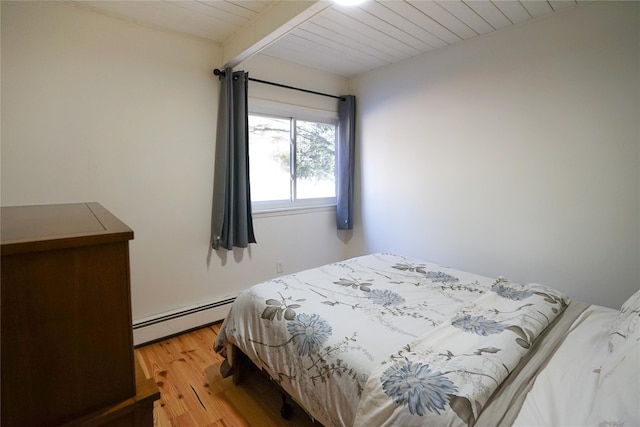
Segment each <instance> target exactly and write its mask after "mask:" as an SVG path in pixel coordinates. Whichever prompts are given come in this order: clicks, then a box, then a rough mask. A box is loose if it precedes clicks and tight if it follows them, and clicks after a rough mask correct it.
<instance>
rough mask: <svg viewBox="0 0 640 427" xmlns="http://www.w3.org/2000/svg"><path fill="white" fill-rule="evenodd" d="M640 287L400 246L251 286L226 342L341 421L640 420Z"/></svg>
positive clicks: (317, 414)
mask: <svg viewBox="0 0 640 427" xmlns="http://www.w3.org/2000/svg"><path fill="white" fill-rule="evenodd" d="M639 316H640V291H638V292H637V293H636V294H634V295H633V296H632V297H631V298H630V299H629V300H628V301H627V302H625V304H624V305H623V306H622V308H621V310H613V309H609V308H605V307H599V306H593V305H591V306H590V305H588V304H584V303H581V302H576V301H571V300H570V299H569V298H568V297H567V296H566V295H564V294H562V293H561V292H559V291H557V290H555V289H552V288H550V287H547V286H544V285H541V284H528V285H520V284H517V283H513V282H511V281H509V280H508V279H506V278H502V277H499V278H488V277H483V276H479V275H476V274H471V273H467V272H464V271H459V270H456V269H452V268H446V267H442V266H439V265H436V264H432V263H428V262H425V261H422V260H419V259H415V258H411V257H406V256H402V255H396V254H390V253H378V254H372V255H366V256H362V257H356V258H352V259H349V260H346V261H342V262H337V263H333V264H329V265H325V266H322V267H319V268H315V269H311V270H306V271H302V272H299V273H295V274H291V275H288V276H283V277H279V278H276V279H273V280H270V281H267V282H264V283H261V284H258V285H255V286H253V287H251V288H249V289H248V290H246V291H244V292H242V293H241V294H240V295H239V296H238V297H237V298H236V300H235V302H234V304H233V306H232V308H231V311H230V313H229V315H228V316H227V317H226V318H225V320H224V322H223V325H222V327H221V330H220V333H219V335H218V337H217V338H216V341H215V342H214V349H215V350H216V351H217V352H219V353H220V354H222V355H223V356H224V357H225V358H226V360H225V362H224V363H223V365H222V367H221V371H222V372H223V374H225V375H230V374H235V375H237V374H238V373H239V372H238V369H239V364H238V363H237V361H236V356H235V355H236V353H237V352H238V351H239V352H241V353H243V354H244V355H246V356H247V357H248V358H249V359H250V360H251V361H252V362H253V363H254V364H255V365H257V366H258V367H259V368H261V369H263V370H264V371H266V372H267V373H268V374H269V375H270V377H271V378H272V379H273V380H274V381H276V382H277V383H278V384H279V385H280V387H282V389H284V390H285V391H286V392H287V393H288V394H289V395H290V396H291V397H292V398H293V399H295V400H296V401H297V402H298V403H299V404H300V405H301V406H302V407H303V408H305V410H306V411H307V412H308V413H309V415H310V416H311V417H312V418H314V419H315V420H317V421H318V422H319V423H321V424H322V425H324V426H326V427H329V426H369V427H370V426H384V425H389V426H391V425H403V426H423V425H430V426H473V425H476V426H496V425H519V426H533V425H539V426H548V425H594V426H621V425H625V426H629V425H639V424H640V415H639V409H638V399H639V396H638V395H639V391H638V390H639V388H640V385H639V380H638V369H639V368H638V367H639V366H640V361H639V350H638V349H639V347H638V345H639V344H638V339H639V337H640V327H639V326H638V324H639V323H640V322H639V321H638V319H639Z"/></svg>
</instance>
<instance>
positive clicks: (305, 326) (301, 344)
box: [287, 313, 332, 356]
mask: <svg viewBox="0 0 640 427" xmlns="http://www.w3.org/2000/svg"><path fill="white" fill-rule="evenodd" d="M287 330H288V331H289V333H290V334H291V339H292V340H293V342H294V343H295V344H296V346H297V347H298V354H299V355H300V356H311V353H312V352H313V351H314V350H315V349H316V348H319V347H321V346H322V345H323V344H324V343H325V342H326V341H327V339H329V337H330V336H331V332H332V329H331V326H330V325H329V323H328V322H327V321H326V320H324V319H323V318H322V317H320V316H318V315H317V314H315V313H314V314H306V313H301V314H298V315H297V316H296V317H295V319H293V320H291V321H290V322H289V323H287Z"/></svg>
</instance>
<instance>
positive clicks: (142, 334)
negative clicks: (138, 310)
mask: <svg viewBox="0 0 640 427" xmlns="http://www.w3.org/2000/svg"><path fill="white" fill-rule="evenodd" d="M235 299H236V298H235V297H230V298H226V299H223V300H218V301H213V302H210V303H206V304H200V305H197V306H191V307H187V308H183V309H179V310H175V311H170V312H167V313H163V314H159V315H156V316H151V317H147V318H144V319H140V320H137V321H135V322H133V344H134V345H135V346H140V345H142V344H148V343H151V342H155V341H159V340H162V339H165V338H168V337H171V336H175V335H178V334H180V333H183V332H186V331H189V330H192V329H197V328H199V327H202V326H206V325H208V324H212V323H215V322H217V321H220V320H222V319H224V318H225V317H226V315H227V313H228V312H229V309H230V308H231V305H232V304H233V302H234V301H235Z"/></svg>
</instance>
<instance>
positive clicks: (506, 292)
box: [491, 283, 535, 301]
mask: <svg viewBox="0 0 640 427" xmlns="http://www.w3.org/2000/svg"><path fill="white" fill-rule="evenodd" d="M491 290H492V291H493V292H495V293H496V294H498V295H499V296H501V297H502V298H506V299H510V300H512V301H522V300H523V299H527V298H529V297H530V296H532V295H533V294H534V293H535V291H534V290H533V289H516V288H510V287H509V286H505V285H503V284H502V283H498V284H496V285H493V286H492V287H491Z"/></svg>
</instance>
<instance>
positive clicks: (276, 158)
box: [249, 113, 337, 212]
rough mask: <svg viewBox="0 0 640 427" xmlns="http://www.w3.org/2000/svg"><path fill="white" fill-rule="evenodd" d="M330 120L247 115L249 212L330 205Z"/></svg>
mask: <svg viewBox="0 0 640 427" xmlns="http://www.w3.org/2000/svg"><path fill="white" fill-rule="evenodd" d="M336 122H337V120H332V119H329V118H322V119H317V118H315V119H313V118H312V119H308V118H307V117H304V118H300V116H299V117H278V116H275V115H269V114H264V113H251V114H249V161H250V162H251V164H250V168H249V170H250V176H249V179H250V181H251V200H252V204H253V209H254V211H256V212H259V211H265V210H278V209H287V208H301V207H309V206H323V205H329V204H335V202H336V178H335V176H336V160H335V158H336V127H337V125H336Z"/></svg>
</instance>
